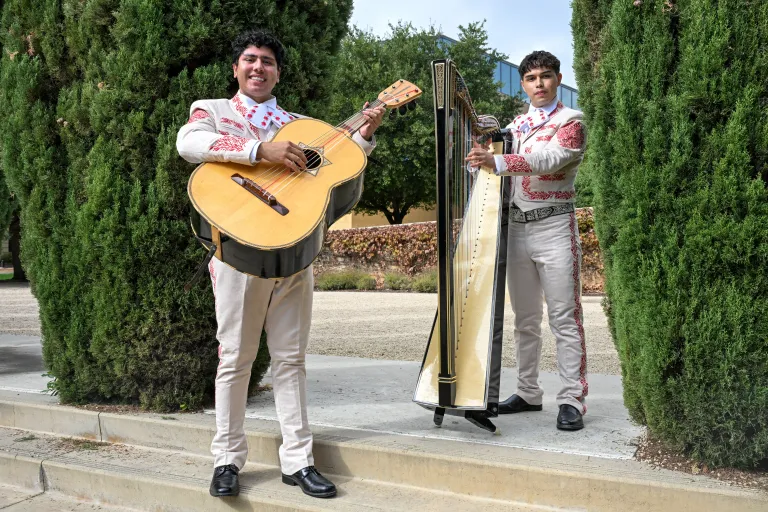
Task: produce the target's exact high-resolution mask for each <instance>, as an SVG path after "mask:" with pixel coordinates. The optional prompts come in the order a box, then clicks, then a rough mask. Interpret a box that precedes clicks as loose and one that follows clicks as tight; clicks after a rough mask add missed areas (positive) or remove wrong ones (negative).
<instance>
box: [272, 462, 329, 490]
mask: <svg viewBox="0 0 768 512" xmlns="http://www.w3.org/2000/svg"><path fill="white" fill-rule="evenodd" d="M283 483H284V484H288V485H298V486H299V487H301V490H302V491H304V494H308V495H310V496H313V497H315V498H330V497H332V496H336V486H335V485H333V483H331V481H330V480H328V479H327V478H325V477H324V476H323V475H321V474H320V473H318V472H317V470H316V469H315V466H307V467H305V468H304V469H300V470H298V471H297V472H295V473H294V474H292V475H286V474H285V473H283Z"/></svg>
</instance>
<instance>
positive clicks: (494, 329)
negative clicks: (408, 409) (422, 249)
mask: <svg viewBox="0 0 768 512" xmlns="http://www.w3.org/2000/svg"><path fill="white" fill-rule="evenodd" d="M432 79H433V85H434V110H435V137H436V150H437V214H438V218H437V244H438V307H437V314H436V315H435V321H434V324H433V327H432V332H431V335H430V337H429V341H428V343H427V348H426V351H425V354H424V360H423V362H422V365H421V371H420V372H419V378H418V381H417V384H416V390H415V392H414V397H413V400H414V401H415V402H416V403H418V404H419V405H422V406H424V407H426V408H427V409H432V410H434V411H435V415H434V422H435V424H436V425H438V426H440V425H441V424H442V420H443V415H444V414H446V413H448V414H453V415H459V416H464V417H465V418H467V419H468V420H469V421H470V422H472V423H473V424H475V425H477V426H479V427H481V428H484V429H486V430H489V431H490V432H495V431H496V427H495V426H494V425H493V423H492V422H491V421H490V419H489V418H491V417H494V416H496V415H497V411H498V400H499V398H498V385H499V377H500V372H501V334H502V332H501V331H502V328H503V311H504V298H505V295H504V281H505V274H506V243H504V240H505V239H506V233H505V232H502V226H503V227H504V228H505V229H506V224H505V222H504V221H505V212H504V208H503V204H504V190H505V187H504V186H503V185H504V183H505V180H504V179H503V178H501V177H499V176H496V175H495V174H493V172H492V171H491V170H490V169H480V170H479V171H476V172H470V171H469V170H468V168H467V166H466V164H465V162H464V159H465V158H466V155H467V153H469V151H470V149H472V147H473V143H474V142H475V141H477V140H478V139H481V138H484V139H486V140H487V138H489V137H492V138H493V141H494V142H493V148H494V152H496V153H501V152H502V146H503V139H502V136H501V130H500V129H499V123H498V121H496V120H495V119H494V118H492V117H480V116H478V115H477V113H476V112H475V109H474V107H473V106H472V101H471V99H470V96H469V91H468V90H467V87H466V86H465V84H464V80H463V79H462V77H461V75H460V74H459V72H458V70H457V69H456V66H455V65H454V63H453V62H451V61H450V60H437V61H434V62H432Z"/></svg>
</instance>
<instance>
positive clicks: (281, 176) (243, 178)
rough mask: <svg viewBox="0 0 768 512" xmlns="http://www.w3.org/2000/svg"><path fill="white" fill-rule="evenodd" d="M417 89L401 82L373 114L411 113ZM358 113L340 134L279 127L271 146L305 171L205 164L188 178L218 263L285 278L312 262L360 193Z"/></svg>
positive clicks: (309, 125) (204, 237) (195, 220)
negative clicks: (292, 152)
mask: <svg viewBox="0 0 768 512" xmlns="http://www.w3.org/2000/svg"><path fill="white" fill-rule="evenodd" d="M421 93H422V91H421V89H419V88H418V87H416V86H415V85H413V84H412V83H410V82H408V81H406V80H399V81H397V82H395V83H394V84H392V86H390V87H388V88H387V89H385V90H384V91H382V92H381V93H380V94H379V95H378V99H376V100H375V101H374V102H372V103H371V105H370V108H373V107H376V106H379V105H384V106H386V107H387V108H389V109H394V108H399V110H400V113H405V112H406V111H407V110H408V109H411V108H413V107H415V104H414V103H412V101H413V100H415V99H416V98H418V97H419V96H421ZM393 113H394V112H393ZM365 122H366V121H365V118H364V117H363V115H362V112H358V113H356V114H355V115H353V116H352V117H350V118H349V119H347V120H346V121H344V122H343V123H341V124H340V125H338V126H335V127H334V126H331V125H330V124H328V123H325V122H323V121H319V120H317V119H310V118H299V119H295V120H293V121H291V122H290V123H287V124H285V125H284V126H282V127H281V128H280V129H279V130H278V131H277V133H276V134H275V136H274V138H273V139H272V142H279V141H291V142H294V143H295V144H297V145H298V146H299V147H301V148H302V149H303V151H304V154H305V155H306V157H307V169H306V170H304V171H301V172H296V171H293V170H291V169H289V168H288V167H286V166H285V165H282V164H275V163H271V162H261V163H259V164H257V165H254V166H245V165H240V164H235V163H220V162H206V163H203V164H201V165H200V166H198V167H197V168H196V169H195V170H194V172H193V173H192V176H190V178H189V183H188V185H187V192H188V194H189V198H190V200H191V201H192V205H193V206H194V211H193V212H192V229H193V231H194V232H195V236H196V237H197V238H198V240H199V241H200V242H201V243H202V244H203V246H205V247H206V248H207V249H208V250H209V252H208V258H207V259H210V257H212V256H216V258H218V259H219V260H221V261H222V262H224V263H226V264H227V265H229V266H231V267H234V268H235V269H237V270H239V271H240V272H244V273H246V274H250V275H253V276H257V277H262V278H278V277H288V276H290V275H293V274H295V273H297V272H299V271H301V270H303V269H305V268H307V267H308V266H309V265H310V264H311V263H312V261H314V259H315V258H316V257H317V255H318V254H319V252H320V249H321V248H322V245H323V239H324V238H325V233H326V231H327V230H328V227H330V226H331V225H332V224H333V223H334V222H335V221H336V220H337V219H339V218H340V217H342V216H343V215H345V214H346V213H347V212H349V211H350V210H351V209H352V208H354V206H355V205H356V204H357V202H358V201H359V200H360V196H361V194H362V192H363V171H364V170H365V166H366V164H367V162H368V158H367V155H366V154H365V152H364V151H363V149H362V148H361V147H360V145H359V144H357V143H356V142H355V141H354V140H352V138H351V137H352V135H353V134H354V133H355V132H356V131H357V130H359V129H360V128H361V127H362V126H363V125H364V124H365Z"/></svg>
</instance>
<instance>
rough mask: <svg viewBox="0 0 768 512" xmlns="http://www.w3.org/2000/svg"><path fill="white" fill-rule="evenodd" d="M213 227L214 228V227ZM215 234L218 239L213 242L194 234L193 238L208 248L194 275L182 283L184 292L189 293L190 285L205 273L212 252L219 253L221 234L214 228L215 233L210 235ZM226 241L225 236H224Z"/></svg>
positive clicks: (218, 254) (212, 254)
mask: <svg viewBox="0 0 768 512" xmlns="http://www.w3.org/2000/svg"><path fill="white" fill-rule="evenodd" d="M214 229H215V228H214ZM213 235H215V236H216V237H217V238H219V240H216V242H218V243H216V242H214V241H213V240H209V239H207V238H202V237H199V236H197V235H195V238H197V240H198V241H199V242H200V243H201V244H203V245H204V246H206V247H207V246H210V247H209V248H208V254H206V255H205V258H203V261H202V263H200V266H199V267H197V271H196V272H195V275H193V276H192V278H191V279H190V280H189V281H187V284H185V285H184V292H185V293H189V290H191V289H192V287H193V286H194V285H195V283H196V282H197V281H198V279H200V277H202V275H203V274H204V273H205V271H206V270H207V269H208V264H209V263H210V262H211V258H213V256H214V254H215V255H217V256H220V255H221V242H222V240H221V236H220V235H219V231H218V230H216V231H215V233H212V237H213ZM224 238H225V240H224V241H226V238H227V237H224Z"/></svg>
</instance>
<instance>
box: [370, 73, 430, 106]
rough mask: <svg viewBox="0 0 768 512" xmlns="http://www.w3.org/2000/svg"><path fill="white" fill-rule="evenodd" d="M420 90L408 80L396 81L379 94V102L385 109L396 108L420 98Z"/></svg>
mask: <svg viewBox="0 0 768 512" xmlns="http://www.w3.org/2000/svg"><path fill="white" fill-rule="evenodd" d="M421 94H422V93H421V89H419V88H418V87H416V86H415V85H413V84H412V83H411V82H409V81H408V80H398V81H397V82H395V83H393V84H392V85H390V86H389V87H387V88H386V89H384V90H383V91H381V92H380V93H379V101H380V102H382V103H383V104H384V105H385V106H386V107H387V108H398V107H402V106H403V105H406V104H408V103H411V102H412V101H413V100H415V99H416V98H418V97H419V96H421Z"/></svg>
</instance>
